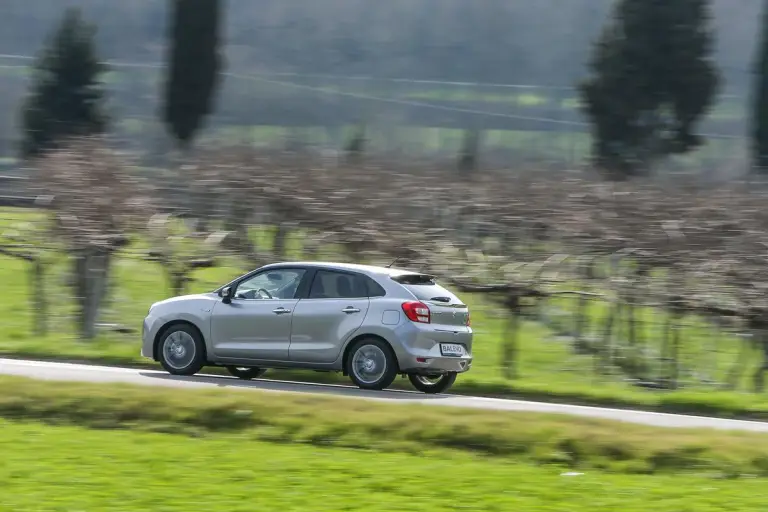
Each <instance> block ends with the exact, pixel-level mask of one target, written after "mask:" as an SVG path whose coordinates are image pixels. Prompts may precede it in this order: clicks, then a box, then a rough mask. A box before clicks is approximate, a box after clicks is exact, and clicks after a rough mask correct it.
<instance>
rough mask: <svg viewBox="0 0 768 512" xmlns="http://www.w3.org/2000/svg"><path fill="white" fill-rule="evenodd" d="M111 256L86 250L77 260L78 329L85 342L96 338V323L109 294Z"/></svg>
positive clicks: (96, 250) (101, 251) (97, 250)
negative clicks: (105, 298) (107, 293)
mask: <svg viewBox="0 0 768 512" xmlns="http://www.w3.org/2000/svg"><path fill="white" fill-rule="evenodd" d="M110 260H111V255H110V254H109V252H107V251H104V250H99V249H86V250H84V251H83V252H82V253H81V254H79V255H78V256H77V258H76V260H75V287H76V293H77V305H78V312H77V327H78V333H79V334H80V337H81V338H82V339H83V340H88V341H89V340H92V339H94V338H95V337H96V323H97V321H98V319H99V311H100V309H101V305H102V302H103V300H104V297H105V295H106V292H107V278H108V276H109V269H110Z"/></svg>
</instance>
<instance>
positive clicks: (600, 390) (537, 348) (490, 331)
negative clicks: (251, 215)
mask: <svg viewBox="0 0 768 512" xmlns="http://www.w3.org/2000/svg"><path fill="white" fill-rule="evenodd" d="M30 215H31V214H30V213H29V212H23V211H22V212H20V211H18V210H8V209H6V210H0V217H2V222H4V223H5V225H3V224H2V223H0V233H1V232H4V231H5V232H7V231H8V230H9V229H10V228H11V226H15V225H18V223H19V222H22V221H27V220H30V219H33V217H30ZM298 237H299V235H297V236H295V237H293V238H292V240H291V241H290V243H289V250H290V252H291V254H290V257H291V258H297V259H298V258H300V257H301V254H300V253H301V248H300V240H299V238H298ZM263 241H264V240H262V242H263ZM222 263H223V265H224V266H222V267H219V268H215V269H209V270H204V271H200V272H198V273H197V274H196V275H195V278H196V282H195V283H194V284H193V285H192V287H191V288H192V290H191V291H208V290H211V289H213V288H215V287H216V286H218V285H220V284H221V283H224V282H227V281H228V280H229V279H231V278H232V277H234V276H236V275H238V274H240V273H242V272H243V271H245V270H246V269H245V268H238V267H237V266H234V265H235V264H236V262H235V263H233V262H231V261H229V262H227V261H223V262H222ZM66 269H67V266H66V262H65V261H58V263H55V264H53V265H51V267H50V268H49V278H48V280H47V283H48V284H47V286H46V289H45V293H46V294H47V296H48V299H49V303H50V308H51V315H50V327H51V334H50V335H49V336H47V337H45V338H36V337H34V336H32V334H31V324H32V319H31V310H30V306H29V303H30V301H29V293H30V290H29V286H28V279H27V275H26V263H24V262H22V261H20V260H16V259H11V258H7V257H0V282H1V283H3V291H4V292H5V293H3V294H2V295H1V296H0V326H2V329H3V335H2V337H0V353H1V354H5V355H15V356H26V357H44V358H54V359H74V360H90V361H95V362H106V363H115V364H147V363H148V361H146V360H142V359H140V358H139V355H138V351H139V343H140V340H139V330H140V325H141V320H142V318H143V317H144V315H145V314H146V311H147V308H148V307H149V305H150V304H151V303H152V302H155V301H157V300H161V299H163V298H166V297H167V296H168V294H169V292H168V287H167V284H166V282H165V279H164V276H163V274H162V272H161V269H160V267H159V266H158V265H156V264H153V263H149V262H146V261H143V260H142V259H141V258H140V257H139V255H138V253H136V254H133V255H125V256H124V257H123V258H122V259H120V260H119V262H118V263H117V265H116V267H115V277H116V281H115V286H114V291H113V293H112V296H111V299H110V303H109V304H108V305H107V307H106V308H105V311H104V317H103V321H104V322H105V323H108V324H109V323H116V324H120V325H123V326H127V327H130V328H132V329H134V333H132V334H117V333H114V332H111V331H105V332H104V333H103V335H101V336H100V337H99V339H97V340H95V341H92V342H82V341H79V340H78V339H77V338H76V337H75V335H74V332H73V322H72V301H71V299H70V297H71V291H70V290H69V289H68V288H67V286H66V285H65V278H66ZM462 297H463V298H464V299H465V301H466V302H467V303H468V304H469V305H470V308H471V309H472V315H473V326H474V328H475V332H476V341H475V344H474V350H473V352H474V357H475V364H474V365H473V369H472V371H471V372H469V373H468V374H466V375H462V376H461V377H460V378H459V380H458V381H457V384H456V386H455V387H454V388H453V390H454V391H455V392H458V393H470V394H482V395H491V396H518V397H527V398H532V399H538V400H555V401H566V402H576V403H589V404H600V405H603V404H604V405H619V406H623V405H631V406H637V407H643V408H654V409H662V410H672V411H681V412H692V413H703V414H718V415H726V416H731V415H741V416H754V417H768V397H766V396H765V395H755V394H749V393H746V392H744V390H746V383H747V378H746V376H745V378H744V379H743V380H742V383H741V386H740V390H739V391H738V392H725V391H717V390H716V388H713V387H711V386H704V385H698V386H694V387H689V388H686V389H683V390H681V391H675V392H654V391H647V390H641V389H639V388H636V387H632V386H631V385H629V384H627V383H624V382H622V380H621V379H619V378H617V377H615V376H599V375H596V374H595V373H594V371H593V365H594V361H593V359H592V358H591V357H588V356H576V355H574V354H573V353H572V351H571V347H570V345H569V343H568V342H567V341H563V340H560V339H558V338H557V337H556V336H555V333H554V332H553V331H552V330H550V329H549V328H548V327H546V326H545V325H542V324H540V323H537V322H532V321H528V322H525V323H524V324H523V327H522V330H521V333H520V339H519V343H520V356H519V360H518V361H517V368H518V370H519V378H516V379H514V380H507V379H505V378H503V377H502V371H501V352H502V340H503V339H504V331H505V327H506V321H505V319H504V316H503V312H501V311H499V310H498V308H496V307H492V306H491V305H489V303H488V302H487V301H486V300H485V299H484V298H483V297H481V296H472V295H466V296H464V295H463V296H462ZM562 307H563V308H567V307H569V305H568V304H562ZM656 313H657V312H654V311H645V312H642V315H644V316H645V320H647V321H646V322H644V324H643V325H644V327H643V330H644V334H645V335H646V338H647V339H649V340H650V342H651V345H657V344H658V339H659V336H660V332H661V329H662V328H663V324H662V323H661V322H659V321H657V322H654V321H653V315H654V314H656ZM604 314H605V307H604V306H600V305H595V306H593V307H592V312H591V316H592V325H593V328H594V329H597V328H599V325H598V323H597V320H599V319H600V318H601V317H602V316H603V315H604ZM708 337H709V338H713V336H711V333H707V332H706V330H705V329H704V328H703V327H702V326H700V325H698V326H697V325H693V326H691V327H688V328H686V330H685V331H684V337H683V339H684V344H683V353H684V354H685V360H686V361H687V363H688V367H692V368H694V369H700V368H702V367H706V368H708V369H711V370H712V371H713V372H714V374H715V375H713V376H714V377H717V378H722V377H723V376H724V374H725V372H726V370H727V369H728V368H729V367H730V365H731V364H732V363H733V361H734V360H735V358H736V356H737V354H738V351H739V350H740V347H741V345H740V342H739V341H738V340H736V339H735V338H730V337H722V339H719V340H715V341H716V342H717V343H716V344H714V345H712V341H713V340H712V339H708ZM705 343H706V344H709V345H707V348H705V349H704V348H702V347H703V345H702V344H705ZM710 345H711V347H710ZM710 348H711V350H710ZM268 375H269V376H273V377H275V378H289V379H298V380H310V381H318V380H319V381H326V382H327V381H331V382H342V383H348V382H349V381H348V379H346V378H344V377H342V376H340V375H338V376H337V375H335V374H318V373H315V372H270V374H268ZM396 386H406V387H408V386H407V382H406V381H401V380H398V381H396Z"/></svg>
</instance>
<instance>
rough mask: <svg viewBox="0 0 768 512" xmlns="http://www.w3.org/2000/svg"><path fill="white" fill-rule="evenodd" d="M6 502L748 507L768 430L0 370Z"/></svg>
mask: <svg viewBox="0 0 768 512" xmlns="http://www.w3.org/2000/svg"><path fill="white" fill-rule="evenodd" d="M0 387H2V389H3V390H4V392H3V393H2V394H0V449H2V457H0V510H9V511H16V510H39V511H70V510H84V511H91V510H93V511H96V510H115V511H126V512H128V511H131V512H133V511H135V510H157V511H175V510H190V509H193V508H194V509H198V508H199V509H204V510H210V511H218V510H221V511H225V510H226V511H227V512H233V511H243V512H245V511H248V512H250V511H252V510H277V509H280V510H286V511H289V510H291V511H292V510H295V511H302V512H303V511H305V510H318V511H321V510H328V511H337V510H373V511H376V510H381V511H391V510H400V509H403V507H405V508H406V509H407V510H435V511H437V510H487V511H508V510H542V511H544V510H551V511H563V512H565V511H568V512H579V511H584V512H587V511H589V512H593V511H606V512H613V511H616V510H621V511H622V512H634V511H637V512H640V511H643V512H644V511H646V510H648V507H649V505H651V506H652V507H653V509H654V510H657V511H659V512H681V511H695V512H707V511H713V512H714V511H719V510H724V509H726V508H727V509H728V510H733V511H750V512H751V511H753V510H760V506H761V505H764V503H765V500H766V499H768V491H766V490H765V478H766V477H768V443H766V440H768V437H767V436H765V435H759V434H752V433H735V432H723V431H709V430H699V431H697V430H677V429H658V428H651V427H643V426H638V425H630V424H620V423H612V422H606V421H599V420H590V419H583V418H565V417H561V416H550V415H541V414H527V413H506V412H486V411H479V410H460V409H450V408H442V407H428V406H424V405H421V406H418V405H393V404H381V403H374V402H368V401H358V400H349V399H342V398H330V397H308V396H303V395H295V394H282V393H262V392H245V391H222V390H205V391H203V390H175V389H169V388H147V387H139V386H127V385H115V386H109V387H97V386H93V385H89V384H80V383H71V382H42V381H35V380H28V379H22V378H13V377H0Z"/></svg>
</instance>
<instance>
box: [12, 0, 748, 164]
mask: <svg viewBox="0 0 768 512" xmlns="http://www.w3.org/2000/svg"><path fill="white" fill-rule="evenodd" d="M613 4H614V2H613V1H612V0H572V1H569V2H562V1H560V0H542V1H538V2H535V4H532V3H529V2H502V1H492V2H485V3H483V4H477V3H469V2H466V1H462V0H423V1H419V2H409V1H399V0H394V1H391V2H385V3H375V2H370V1H367V0H325V1H323V2H313V1H309V0H295V1H293V2H291V3H290V4H287V3H285V2H280V1H279V0H229V1H228V2H226V9H225V11H224V12H223V13H222V16H223V19H222V29H221V30H222V36H223V40H222V43H221V44H222V52H223V55H224V56H225V60H226V69H225V70H224V71H225V72H226V73H227V74H226V76H225V78H224V79H223V81H222V83H221V85H220V89H219V91H218V94H217V100H216V106H215V110H214V111H213V112H212V114H211V116H210V119H209V121H208V123H207V126H206V129H205V130H204V132H203V133H201V134H200V137H201V140H215V141H227V142H233V141H238V142H242V141H247V142H248V143H252V144H256V145H259V146H275V145H283V144H284V142H285V140H286V139H287V138H291V139H298V140H299V141H301V142H302V143H304V144H309V145H312V146H315V147H318V148H327V149H329V150H338V149H340V148H343V147H345V145H346V143H348V141H349V139H350V138H351V137H353V135H354V133H355V132H356V130H358V129H359V128H360V127H361V126H365V128H366V135H367V136H368V138H369V139H370V143H369V147H370V148H371V150H375V151H378V152H387V153H397V154H408V155H427V156H430V157H435V156H441V155H446V154H447V155H450V156H451V157H452V156H453V155H455V154H456V152H457V151H459V149H460V148H461V147H462V141H463V140H464V138H465V134H466V132H467V131H468V130H470V131H477V132H478V133H479V135H480V140H481V147H482V150H483V155H484V157H485V158H486V159H495V161H496V162H503V163H505V164H508V165H511V164H514V165H523V164H525V165H537V166H541V167H563V166H565V167H575V166H578V165H580V164H582V163H583V162H584V159H585V158H587V157H588V155H589V148H590V141H589V135H588V134H589V124H588V119H586V118H585V116H584V115H583V113H582V111H581V110H580V108H579V105H580V102H581V100H580V98H579V94H578V91H577V90H576V86H577V85H578V83H579V81H581V80H583V79H584V78H586V76H587V62H588V59H589V57H590V54H591V52H592V43H593V42H594V41H595V39H596V38H597V37H598V36H599V35H600V32H601V30H602V28H603V26H604V24H605V23H606V22H607V21H608V20H609V19H610V15H611V9H612V6H613ZM760 4H761V2H760V1H759V0H713V1H712V2H711V11H712V16H713V24H714V27H715V29H716V33H717V38H716V43H715V47H714V60H715V63H716V65H717V67H718V68H719V69H720V71H721V72H722V75H723V79H724V80H723V81H724V83H723V87H722V89H721V90H720V91H719V95H718V98H717V102H716V104H715V105H714V106H713V107H712V108H711V109H710V110H709V111H708V113H707V115H706V118H705V119H704V120H703V121H702V122H701V124H700V126H699V127H698V128H699V131H701V132H702V133H707V134H708V135H709V136H708V138H707V143H706V145H704V146H703V147H701V148H698V150H697V151H695V152H693V153H691V154H687V155H685V156H679V157H677V158H675V159H674V160H673V161H670V162H668V163H667V165H669V166H675V167H686V166H687V167H690V166H695V167H696V168H697V169H699V170H701V171H705V170H706V171H710V172H713V173H726V174H733V173H737V172H738V170H739V169H741V168H743V167H744V165H745V163H746V150H747V146H748V145H747V144H746V140H745V133H746V126H747V124H746V123H747V120H748V118H749V115H748V98H749V91H750V87H751V84H752V68H753V65H752V64H753V60H754V53H755V52H754V46H755V42H756V40H757V36H758V34H759V23H760V19H761V11H760V6H761V5H760ZM73 5H77V6H81V7H82V8H83V10H84V13H85V15H86V18H87V20H88V21H89V22H92V23H94V24H95V25H96V26H97V27H98V34H97V36H96V44H97V50H98V55H99V56H100V57H101V58H102V59H104V60H106V61H108V62H109V63H110V71H109V73H108V74H107V75H106V76H105V77H104V80H106V82H107V83H108V84H109V96H110V101H109V108H110V112H111V113H112V114H113V115H114V118H115V119H114V133H115V134H116V135H117V136H118V137H119V138H120V140H121V142H122V143H124V144H126V145H129V146H130V147H131V148H133V149H136V148H141V149H142V150H144V151H153V152H161V151H162V150H163V148H164V147H165V146H164V144H167V141H166V140H165V139H164V130H163V128H162V126H161V124H160V122H159V121H158V119H157V115H156V114H157V112H158V108H160V101H161V97H162V96H161V94H160V91H161V84H162V78H163V68H164V62H165V57H166V55H165V52H164V48H165V45H166V44H165V43H166V28H167V23H166V21H167V19H168V15H169V5H170V3H169V2H167V1H164V0H136V1H132V2H129V3H122V4H115V3H111V2H105V1H102V0H82V1H75V0H72V1H70V0H61V1H59V0H40V1H37V2H34V3H33V4H30V3H29V2H24V1H21V0H8V1H6V2H4V3H3V6H2V21H0V24H1V25H2V27H0V28H1V29H2V30H0V48H2V55H0V81H1V82H0V83H1V84H2V90H3V92H4V94H3V98H2V102H3V105H2V111H3V112H5V114H4V115H3V116H2V117H3V119H2V120H0V152H1V153H2V155H3V156H4V157H5V158H7V159H12V158H13V157H14V156H15V154H14V151H13V147H14V141H16V140H17V139H18V133H19V132H18V125H17V121H18V116H17V115H16V113H17V112H18V108H17V105H18V103H19V101H20V100H21V99H22V98H23V96H24V94H25V91H26V90H27V88H28V86H29V79H30V73H29V69H28V66H29V65H30V64H31V63H32V59H33V57H34V56H35V55H37V53H38V52H39V51H40V49H41V46H42V44H43V41H44V39H45V37H46V34H48V33H50V32H51V30H52V29H53V27H54V26H55V25H56V23H57V22H58V21H59V19H60V18H61V14H62V12H63V10H64V9H65V8H66V7H67V6H73ZM8 161H9V162H10V160H8ZM7 165H8V164H7Z"/></svg>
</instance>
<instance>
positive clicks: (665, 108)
mask: <svg viewBox="0 0 768 512" xmlns="http://www.w3.org/2000/svg"><path fill="white" fill-rule="evenodd" d="M713 46H714V33H713V28H712V27H711V15H710V5H709V0H619V2H618V4H617V5H616V7H615V12H614V19H613V20H611V22H609V24H608V25H607V26H606V28H605V29H604V31H603V33H602V35H601V37H600V39H599V40H598V41H597V43H596V46H595V50H594V54H593V57H592V60H591V62H590V66H589V68H590V72H591V76H590V77H589V79H588V80H587V81H586V82H584V83H583V84H581V86H580V91H581V96H582V102H583V104H584V105H585V107H584V108H585V111H586V114H587V116H588V118H589V120H590V122H591V124H592V135H593V148H592V154H593V158H594V161H595V164H596V165H597V166H598V167H599V168H600V169H601V170H603V171H606V172H607V173H609V175H611V176H612V177H614V178H626V177H627V176H630V175H633V174H641V173H645V172H648V171H649V170H650V168H651V167H652V165H653V164H654V163H655V162H657V161H659V160H660V159H663V158H664V157H666V156H669V155H675V154H683V153H686V152H688V151H690V150H692V149H694V148H696V147H698V146H700V145H701V144H702V143H703V140H702V139H701V137H700V136H698V135H697V134H696V133H695V131H694V129H695V127H696V124H697V123H698V121H699V120H700V119H701V118H702V116H703V115H705V114H706V112H707V111H708V110H709V108H710V106H711V105H712V102H713V100H714V99H715V96H716V94H717V90H718V87H719V73H718V71H717V70H716V69H715V67H714V64H713V59H712V51H713Z"/></svg>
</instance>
